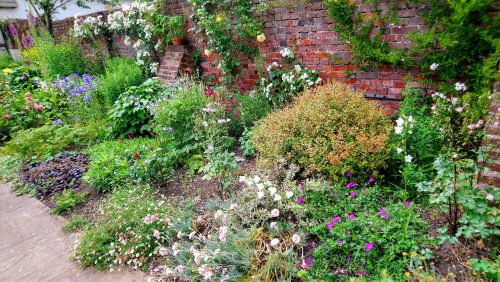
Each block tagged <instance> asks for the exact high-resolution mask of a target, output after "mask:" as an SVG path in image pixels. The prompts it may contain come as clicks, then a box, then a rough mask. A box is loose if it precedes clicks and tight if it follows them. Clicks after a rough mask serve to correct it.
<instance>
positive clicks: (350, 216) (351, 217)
mask: <svg viewBox="0 0 500 282" xmlns="http://www.w3.org/2000/svg"><path fill="white" fill-rule="evenodd" d="M355 217H356V216H355V215H354V214H353V213H351V214H350V215H349V216H348V217H347V218H349V220H353V219H354V218H355Z"/></svg>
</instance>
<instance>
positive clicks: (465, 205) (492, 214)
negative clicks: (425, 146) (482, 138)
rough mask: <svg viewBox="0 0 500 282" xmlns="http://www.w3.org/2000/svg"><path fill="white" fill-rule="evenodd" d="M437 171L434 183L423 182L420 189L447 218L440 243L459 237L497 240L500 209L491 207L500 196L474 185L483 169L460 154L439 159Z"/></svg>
mask: <svg viewBox="0 0 500 282" xmlns="http://www.w3.org/2000/svg"><path fill="white" fill-rule="evenodd" d="M483 153H484V152H483ZM483 153H480V154H483ZM434 167H435V169H436V171H437V176H436V178H435V179H434V181H432V182H430V181H428V182H422V183H420V184H419V185H418V189H419V191H420V192H425V193H429V194H430V203H431V204H434V205H436V206H437V207H439V208H440V209H441V210H442V211H443V212H444V213H445V214H446V216H447V222H448V226H443V227H441V228H440V229H439V231H440V233H442V235H441V237H440V239H441V241H445V240H446V241H450V242H456V241H457V237H459V236H465V237H466V238H473V237H480V238H488V237H490V236H498V235H499V234H500V231H499V230H500V221H499V219H498V216H496V215H497V214H498V213H499V209H498V207H497V206H496V205H493V204H490V203H494V202H496V201H498V200H499V199H500V192H499V190H498V189H495V188H494V187H490V186H489V185H486V184H484V183H483V184H474V180H475V176H476V175H477V174H478V172H479V171H480V170H481V169H482V167H481V166H480V165H478V164H477V163H476V161H475V160H473V159H467V158H464V157H461V156H459V155H458V154H453V155H451V156H450V155H442V156H439V157H437V158H436V160H435V162H434Z"/></svg>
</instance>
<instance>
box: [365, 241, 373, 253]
mask: <svg viewBox="0 0 500 282" xmlns="http://www.w3.org/2000/svg"><path fill="white" fill-rule="evenodd" d="M365 249H366V250H367V251H370V250H371V249H373V244H372V243H370V242H368V243H366V244H365Z"/></svg>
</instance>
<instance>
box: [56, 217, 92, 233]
mask: <svg viewBox="0 0 500 282" xmlns="http://www.w3.org/2000/svg"><path fill="white" fill-rule="evenodd" d="M89 224H90V221H89V220H88V219H86V218H85V217H83V216H81V215H76V216H74V217H73V218H71V220H69V221H68V222H66V223H65V224H64V225H63V227H62V228H63V231H64V232H68V233H70V232H76V231H79V230H82V229H83V228H84V227H85V226H87V225H89Z"/></svg>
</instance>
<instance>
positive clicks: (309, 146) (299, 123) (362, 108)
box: [252, 83, 391, 179]
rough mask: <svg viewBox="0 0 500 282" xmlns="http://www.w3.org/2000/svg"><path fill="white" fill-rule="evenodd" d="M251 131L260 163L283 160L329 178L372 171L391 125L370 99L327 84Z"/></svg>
mask: <svg viewBox="0 0 500 282" xmlns="http://www.w3.org/2000/svg"><path fill="white" fill-rule="evenodd" d="M253 130H254V137H253V139H252V143H253V144H254V146H255V148H256V149H257V151H258V152H259V159H258V161H259V164H260V165H261V166H263V167H271V166H273V165H275V164H276V163H278V162H280V161H281V160H285V161H286V163H288V164H296V165H299V166H300V167H301V168H303V169H304V170H305V172H306V173H309V174H311V173H321V174H323V175H325V176H327V177H329V178H333V179H335V178H338V177H339V176H341V175H343V174H345V173H346V172H348V171H351V172H353V173H356V174H358V175H360V176H365V177H370V176H372V175H375V174H377V171H378V170H379V169H380V168H383V167H384V162H385V160H386V158H387V157H388V150H387V148H386V143H387V141H388V138H389V133H390V130H391V128H390V122H389V119H388V117H387V116H386V115H385V114H384V112H383V110H382V109H381V108H380V105H378V104H376V102H370V101H366V99H365V98H364V97H363V95H362V94H361V93H358V92H353V91H352V90H350V89H349V88H348V87H347V86H345V85H343V84H338V83H330V84H327V85H324V86H319V87H317V88H315V89H312V90H308V91H306V92H305V93H303V94H302V95H300V96H298V97H297V99H295V101H294V102H293V103H292V104H291V105H289V106H287V107H285V108H284V109H282V110H279V111H275V112H272V113H271V114H269V115H268V116H267V117H265V118H264V119H262V120H261V121H260V122H259V123H258V124H257V126H256V127H255V128H254V129H253Z"/></svg>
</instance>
